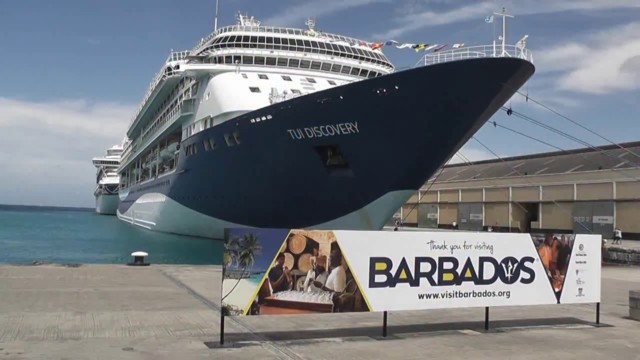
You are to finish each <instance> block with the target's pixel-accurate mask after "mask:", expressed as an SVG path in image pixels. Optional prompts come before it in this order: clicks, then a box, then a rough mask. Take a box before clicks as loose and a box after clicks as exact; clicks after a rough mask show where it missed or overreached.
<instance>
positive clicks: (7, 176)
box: [0, 97, 135, 206]
mask: <svg viewBox="0 0 640 360" xmlns="http://www.w3.org/2000/svg"><path fill="white" fill-rule="evenodd" d="M134 109H135V107H134V106H129V105H123V104H117V103H107V102H94V103H92V102H88V101H84V100H60V101H46V102H31V101H24V100H15V99H9V98H2V97H0V143H2V144H3V147H4V149H3V151H1V152H0V168H2V169H3V170H2V171H0V183H2V184H3V185H4V186H5V188H7V189H13V190H12V191H11V192H2V193H0V203H14V204H15V203H17V204H35V205H68V206H91V205H92V204H93V190H94V188H95V168H94V167H93V165H92V164H91V158H92V157H94V156H99V155H102V154H103V153H104V152H105V150H106V149H107V148H108V147H110V146H112V145H114V144H118V143H120V141H121V140H122V138H123V136H124V132H125V130H126V127H127V125H128V123H129V120H130V118H131V116H132V115H133V113H134Z"/></svg>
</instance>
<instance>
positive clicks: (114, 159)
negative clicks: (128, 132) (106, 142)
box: [93, 145, 124, 215]
mask: <svg viewBox="0 0 640 360" xmlns="http://www.w3.org/2000/svg"><path fill="white" fill-rule="evenodd" d="M123 150H124V149H123V147H122V145H114V146H112V147H111V148H109V149H107V151H106V154H105V156H101V157H94V158H93V166H95V167H96V189H95V191H94V192H93V195H94V196H95V198H96V212H97V213H98V214H102V215H116V213H117V211H118V203H119V202H120V199H119V198H118V188H119V186H120V176H119V175H118V166H119V165H120V156H121V155H122V151H123Z"/></svg>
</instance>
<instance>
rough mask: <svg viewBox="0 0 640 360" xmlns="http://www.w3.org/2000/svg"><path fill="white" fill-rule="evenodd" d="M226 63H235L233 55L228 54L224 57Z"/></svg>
mask: <svg viewBox="0 0 640 360" xmlns="http://www.w3.org/2000/svg"><path fill="white" fill-rule="evenodd" d="M224 63H225V64H233V57H231V56H229V55H227V56H225V57H224Z"/></svg>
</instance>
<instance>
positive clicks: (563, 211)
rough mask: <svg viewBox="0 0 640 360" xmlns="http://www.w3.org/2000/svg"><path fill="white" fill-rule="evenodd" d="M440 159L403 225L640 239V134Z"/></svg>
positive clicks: (402, 214) (407, 210)
mask: <svg viewBox="0 0 640 360" xmlns="http://www.w3.org/2000/svg"><path fill="white" fill-rule="evenodd" d="M599 149H602V150H603V151H601V150H595V149H590V148H587V149H578V150H571V151H563V152H550V153H542V154H535V155H526V156H516V157H510V158H503V159H502V160H499V159H498V160H487V161H478V162H474V163H472V164H455V165H447V166H445V167H444V168H443V169H442V171H441V172H440V171H439V172H438V173H439V175H437V174H438V173H436V175H435V176H434V178H436V177H437V179H436V181H435V182H434V181H433V180H434V179H433V178H432V179H431V180H430V181H429V182H428V183H427V184H425V186H423V188H422V189H421V190H420V191H419V192H418V193H416V195H414V196H413V197H412V198H411V199H410V200H409V201H408V202H407V203H406V204H405V205H404V206H403V207H402V208H401V209H400V213H399V214H398V215H400V217H401V218H403V219H404V225H405V226H417V227H424V228H452V227H454V224H455V225H456V228H458V229H460V230H472V231H487V230H489V229H490V230H491V231H507V232H509V231H510V232H555V233H576V234H579V233H582V234H584V233H596V234H601V235H603V237H605V238H611V237H612V234H613V230H614V228H615V227H618V228H620V229H621V230H622V232H623V237H624V238H625V239H633V238H635V239H640V165H639V164H640V142H633V143H624V144H618V145H611V146H605V147H600V148H599Z"/></svg>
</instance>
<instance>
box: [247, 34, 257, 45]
mask: <svg viewBox="0 0 640 360" xmlns="http://www.w3.org/2000/svg"><path fill="white" fill-rule="evenodd" d="M249 42H250V43H254V44H255V43H257V42H258V37H257V36H252V37H251V40H249Z"/></svg>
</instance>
